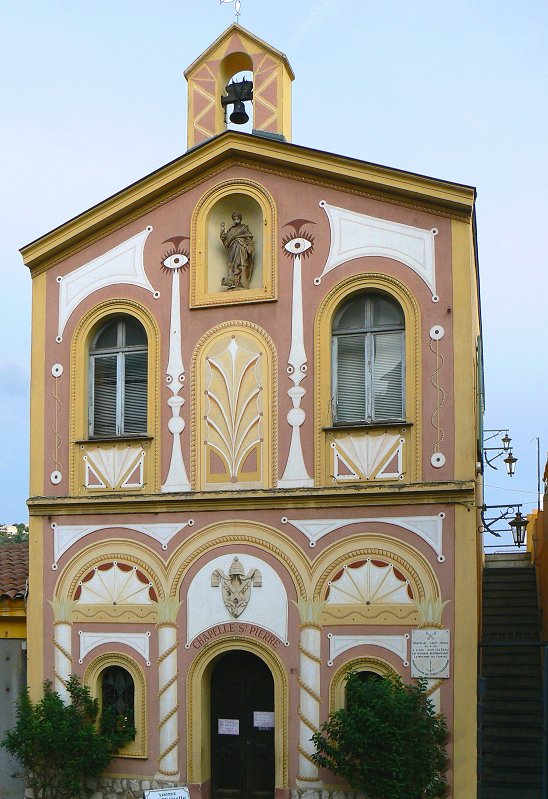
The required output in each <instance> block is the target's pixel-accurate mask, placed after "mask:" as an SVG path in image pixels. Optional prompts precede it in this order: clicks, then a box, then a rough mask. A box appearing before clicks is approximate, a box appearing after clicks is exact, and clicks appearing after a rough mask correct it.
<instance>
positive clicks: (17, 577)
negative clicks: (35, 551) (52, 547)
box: [0, 544, 29, 599]
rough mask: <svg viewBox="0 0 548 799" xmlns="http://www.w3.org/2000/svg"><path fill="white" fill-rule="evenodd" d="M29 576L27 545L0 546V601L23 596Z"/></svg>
mask: <svg viewBox="0 0 548 799" xmlns="http://www.w3.org/2000/svg"><path fill="white" fill-rule="evenodd" d="M28 576H29V545H28V544H0V599H4V598H6V597H8V598H9V599H17V598H18V597H23V596H25V593H26V583H27V580H28Z"/></svg>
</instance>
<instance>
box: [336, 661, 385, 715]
mask: <svg viewBox="0 0 548 799" xmlns="http://www.w3.org/2000/svg"><path fill="white" fill-rule="evenodd" d="M350 671H372V672H374V673H375V674H380V676H381V677H398V676H399V675H398V672H397V671H396V669H395V668H394V667H393V666H391V665H390V663H388V662H387V661H386V660H383V659H382V658H379V657H359V658H353V659H352V660H349V661H347V662H346V663H343V665H342V666H339V668H338V669H337V671H336V672H335V673H334V675H333V677H332V678H331V682H330V683H329V712H330V713H334V712H335V711H336V710H339V709H340V708H342V707H344V706H345V693H346V690H345V688H346V675H347V674H348V673H349V672H350Z"/></svg>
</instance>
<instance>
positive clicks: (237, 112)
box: [230, 100, 249, 125]
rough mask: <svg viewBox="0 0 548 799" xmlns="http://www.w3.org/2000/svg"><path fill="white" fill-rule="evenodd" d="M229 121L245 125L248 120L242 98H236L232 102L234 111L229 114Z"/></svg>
mask: <svg viewBox="0 0 548 799" xmlns="http://www.w3.org/2000/svg"><path fill="white" fill-rule="evenodd" d="M230 121H231V122H233V123H234V124H235V125H245V123H246V122H248V121H249V116H248V114H247V111H246V110H245V104H244V103H243V102H242V100H236V102H235V103H234V111H233V112H232V113H231V115H230Z"/></svg>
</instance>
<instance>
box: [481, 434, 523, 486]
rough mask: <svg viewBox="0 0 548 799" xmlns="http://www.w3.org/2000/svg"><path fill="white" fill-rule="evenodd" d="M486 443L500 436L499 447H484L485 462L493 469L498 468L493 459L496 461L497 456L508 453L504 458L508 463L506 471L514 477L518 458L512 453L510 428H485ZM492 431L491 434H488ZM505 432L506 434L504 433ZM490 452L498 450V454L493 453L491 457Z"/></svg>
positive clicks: (504, 461)
mask: <svg viewBox="0 0 548 799" xmlns="http://www.w3.org/2000/svg"><path fill="white" fill-rule="evenodd" d="M483 432H484V439H483V441H484V443H486V442H487V441H492V440H493V439H497V438H499V436H500V445H499V446H497V447H485V446H484V447H483V462H484V463H486V464H487V465H488V466H490V467H491V469H496V468H497V467H496V466H494V464H493V461H496V460H497V458H501V457H502V456H503V455H506V457H505V458H503V463H505V464H506V471H507V473H508V476H509V477H513V476H514V473H515V471H516V463H517V462H518V459H517V458H516V457H515V456H514V454H513V453H512V450H511V448H510V443H511V441H512V439H511V438H510V436H509V435H508V430H506V429H504V428H503V429H501V430H484V431H483ZM488 433H490V435H487V434H488ZM503 433H504V435H503ZM488 452H496V453H497V454H496V455H492V456H491V457H489V456H488V455H487V453H488Z"/></svg>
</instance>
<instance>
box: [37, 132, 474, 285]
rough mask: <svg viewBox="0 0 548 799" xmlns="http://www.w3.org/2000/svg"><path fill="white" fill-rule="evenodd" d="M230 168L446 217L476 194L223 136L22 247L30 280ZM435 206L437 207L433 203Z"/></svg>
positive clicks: (276, 144) (284, 145)
mask: <svg viewBox="0 0 548 799" xmlns="http://www.w3.org/2000/svg"><path fill="white" fill-rule="evenodd" d="M232 164H234V165H242V164H245V166H246V167H249V168H250V169H253V168H254V167H256V168H257V169H259V170H261V171H263V170H264V169H272V170H275V171H276V172H277V173H278V174H280V173H283V172H286V174H287V176H288V178H290V179H295V177H296V176H297V175H298V176H299V179H302V178H303V177H304V179H307V178H309V179H310V180H314V181H316V180H322V181H325V182H327V183H328V184H332V185H343V184H344V183H345V182H348V181H350V182H351V183H352V185H353V187H354V188H359V187H360V185H361V186H362V187H363V189H364V190H367V191H368V192H370V191H372V190H373V191H375V192H376V193H377V194H378V196H379V197H382V196H386V197H387V198H388V197H389V198H390V199H391V200H392V201H394V199H395V198H400V199H403V200H405V201H407V202H409V201H412V202H413V203H418V204H421V203H424V204H425V208H426V207H430V208H431V207H432V205H433V200H434V198H437V200H438V203H439V206H440V208H442V210H443V211H444V212H447V211H448V210H449V209H453V210H455V211H458V212H459V213H461V214H462V213H470V211H471V209H472V208H473V203H474V189H473V188H472V187H469V186H462V185H460V184H456V183H448V182H446V181H441V180H436V179H434V178H429V177H425V176H422V175H416V174H413V173H409V172H404V171H402V170H398V169H391V168H389V167H384V166H379V165H377V164H371V163H368V162H367V161H359V160H357V159H354V158H348V157H345V156H341V155H335V154H333V153H327V152H324V151H321V150H314V149H311V148H308V147H302V146H300V145H296V144H291V143H288V142H282V141H276V140H273V139H271V138H268V137H266V136H260V135H254V134H246V133H239V132H236V131H232V130H227V131H225V132H224V133H221V134H219V135H217V136H214V137H213V138H211V139H208V141H206V142H204V143H203V144H200V145H198V146H197V147H194V148H193V149H191V150H189V151H187V152H186V153H185V154H184V155H182V156H180V157H179V158H177V159H175V160H174V161H171V162H170V163H169V164H166V165H165V166H162V167H160V169H158V170H156V171H155V172H152V173H151V174H150V175H147V176H145V177H143V178H142V179H141V180H139V181H137V182H136V183H133V184H132V185H131V186H128V187H127V188H125V189H122V191H120V192H118V193H117V194H114V195H112V196H111V197H108V198H107V199H106V200H103V202H101V203H99V204H97V205H95V206H93V207H92V208H90V209H88V210H87V211H84V212H83V213H81V214H79V215H78V216H76V217H74V218H73V219H71V220H69V221H68V222H65V223H64V224H63V225H60V226H59V227H57V228H54V229H53V230H52V231H50V232H49V233H46V234H45V235H44V236H41V237H40V238H38V239H36V240H35V241H32V242H30V244H27V245H26V246H25V247H23V248H22V249H21V254H22V256H23V260H24V263H25V264H26V265H27V266H28V267H29V269H30V270H31V272H32V274H33V275H37V274H40V273H41V272H43V271H45V270H47V269H49V268H50V266H53V265H54V264H57V263H59V261H61V260H62V259H63V258H65V257H68V256H69V255H73V254H74V253H76V252H79V251H80V250H82V249H84V248H85V247H86V246H88V245H89V244H90V243H91V242H93V241H95V240H96V239H97V237H98V235H99V236H101V237H103V236H104V235H106V234H107V233H109V232H110V231H111V230H115V229H118V228H119V227H120V226H121V225H123V224H125V223H126V222H129V221H131V220H132V219H135V218H137V217H140V216H142V215H144V214H146V213H147V212H148V211H149V210H151V209H153V208H155V207H157V206H158V205H159V204H161V203H163V202H168V201H169V200H171V199H173V198H174V197H176V196H178V195H179V194H182V193H183V192H185V191H187V190H188V187H189V186H191V185H193V184H195V183H196V181H201V180H205V179H206V178H207V175H208V174H211V173H213V172H216V173H218V172H219V170H225V169H228V168H229V167H230V166H231V165H232ZM434 204H435V203H434Z"/></svg>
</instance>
